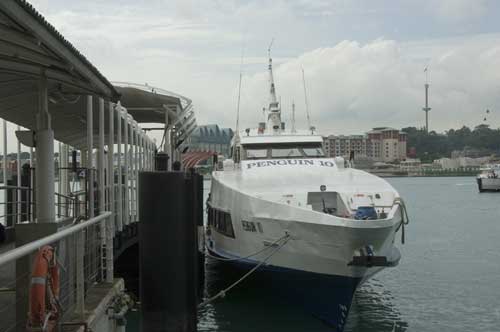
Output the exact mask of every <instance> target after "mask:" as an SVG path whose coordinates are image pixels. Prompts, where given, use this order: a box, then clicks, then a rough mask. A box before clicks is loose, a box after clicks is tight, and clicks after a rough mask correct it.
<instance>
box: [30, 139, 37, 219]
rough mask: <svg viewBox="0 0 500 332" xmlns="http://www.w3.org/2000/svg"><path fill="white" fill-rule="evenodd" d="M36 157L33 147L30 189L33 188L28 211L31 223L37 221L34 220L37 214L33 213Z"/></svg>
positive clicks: (31, 151) (31, 150)
mask: <svg viewBox="0 0 500 332" xmlns="http://www.w3.org/2000/svg"><path fill="white" fill-rule="evenodd" d="M34 157H35V155H34V154H33V147H30V188H31V190H30V192H29V195H30V201H29V204H30V205H29V209H28V210H29V212H30V213H29V215H28V218H29V220H30V221H33V220H35V219H34V216H35V212H34V211H33V209H34V206H33V203H34V202H33V197H34V196H33V187H34V183H33V181H34V180H35V179H34V176H33V175H34V174H33V172H32V170H33V168H34V167H35V158H34Z"/></svg>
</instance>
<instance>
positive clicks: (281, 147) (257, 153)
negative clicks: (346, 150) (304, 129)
mask: <svg viewBox="0 0 500 332" xmlns="http://www.w3.org/2000/svg"><path fill="white" fill-rule="evenodd" d="M244 150H245V156H246V159H269V158H276V159H281V158H320V157H324V156H325V154H324V152H323V148H322V147H321V145H317V144H307V143H305V144H301V145H296V144H294V145H290V144H266V145H265V146H263V144H260V145H259V144H255V145H246V146H244Z"/></svg>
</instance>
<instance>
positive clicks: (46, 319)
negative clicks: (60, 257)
mask: <svg viewBox="0 0 500 332" xmlns="http://www.w3.org/2000/svg"><path fill="white" fill-rule="evenodd" d="M59 283H60V280H59V267H58V265H57V260H56V255H55V250H54V248H53V247H51V246H44V247H42V248H40V249H39V250H38V252H37V254H36V256H35V259H34V262H33V269H32V273H31V285H30V302H29V312H28V326H27V330H28V331H40V330H42V331H49V332H50V331H53V330H54V328H55V326H56V322H57V319H58V318H59V313H60V311H61V310H60V305H59V300H58V299H59Z"/></svg>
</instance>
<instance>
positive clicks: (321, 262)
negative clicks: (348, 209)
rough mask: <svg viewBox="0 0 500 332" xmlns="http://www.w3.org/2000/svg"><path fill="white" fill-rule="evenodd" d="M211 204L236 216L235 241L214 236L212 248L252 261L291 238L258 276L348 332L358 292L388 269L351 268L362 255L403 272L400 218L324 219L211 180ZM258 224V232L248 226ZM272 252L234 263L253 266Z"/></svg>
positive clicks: (210, 238)
mask: <svg viewBox="0 0 500 332" xmlns="http://www.w3.org/2000/svg"><path fill="white" fill-rule="evenodd" d="M211 205H212V207H213V208H216V209H219V210H222V211H226V212H227V213H229V214H230V215H231V220H232V227H233V230H234V238H233V237H228V236H227V235H224V234H221V233H219V232H217V231H211V232H210V234H209V236H208V237H207V247H208V249H209V250H210V251H211V253H212V254H213V255H217V256H221V257H224V258H238V257H240V258H241V257H247V256H248V255H251V254H252V253H255V252H257V251H259V250H261V249H262V248H263V247H264V246H265V245H269V243H272V242H274V241H276V240H278V239H280V238H282V237H283V236H284V235H285V234H289V235H290V240H289V241H288V242H287V243H286V244H285V245H284V246H283V247H282V248H281V249H279V250H278V251H277V252H276V253H275V254H274V255H273V256H272V257H271V258H270V259H269V261H268V262H267V264H266V265H265V266H262V267H261V268H260V269H259V271H262V273H266V274H268V275H269V276H270V278H269V280H271V282H272V284H273V285H275V286H276V287H273V288H274V289H276V290H278V291H279V293H280V294H281V295H283V296H285V297H287V298H289V299H292V300H296V302H298V303H300V304H301V305H302V306H304V307H305V308H306V309H307V310H309V311H311V312H312V313H313V314H314V315H316V316H317V317H319V318H320V319H322V320H324V321H325V322H327V323H328V324H329V325H332V326H334V327H335V328H336V329H337V331H342V330H343V327H344V324H345V322H346V318H347V314H348V311H349V308H350V305H351V301H352V297H353V295H354V292H355V290H356V288H357V287H358V286H359V285H360V284H362V283H363V282H364V281H366V280H367V279H368V278H370V277H371V276H373V275H374V274H375V273H377V272H379V271H380V270H381V269H382V268H383V267H382V266H374V267H362V266H352V265H349V264H350V263H351V262H352V261H353V256H355V255H356V253H358V252H359V249H360V248H365V247H367V246H370V247H371V248H373V249H374V255H376V256H384V257H387V260H388V264H387V265H388V266H394V265H397V263H398V262H399V258H400V255H399V251H398V250H397V249H396V248H395V247H394V240H395V234H396V231H397V229H398V227H399V226H400V224H401V215H400V212H399V211H397V213H394V214H393V218H391V219H384V220H354V219H344V218H339V217H336V216H332V215H328V214H324V213H318V212H316V211H312V210H306V209H303V208H299V207H294V206H290V205H287V204H283V203H278V202H274V201H270V200H267V199H264V198H259V197H256V195H249V194H247V193H243V192H241V191H239V190H235V189H233V188H231V187H229V186H226V185H225V184H223V183H222V182H221V181H220V180H219V178H218V177H217V176H214V177H213V180H212V191H211ZM249 225H254V226H255V227H249ZM272 250H273V248H270V249H269V250H267V251H265V252H262V253H260V254H259V255H256V256H252V257H249V258H244V259H240V260H238V261H236V262H234V263H236V264H237V265H240V266H244V267H245V266H246V267H253V266H255V265H256V264H258V263H259V262H260V261H262V260H264V259H265V258H266V257H267V256H268V255H269V253H270V252H272Z"/></svg>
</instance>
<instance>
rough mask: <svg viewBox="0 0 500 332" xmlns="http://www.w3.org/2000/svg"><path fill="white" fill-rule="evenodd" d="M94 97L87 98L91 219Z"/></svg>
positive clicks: (92, 207)
mask: <svg viewBox="0 0 500 332" xmlns="http://www.w3.org/2000/svg"><path fill="white" fill-rule="evenodd" d="M92 106H93V105H92V96H90V95H89V96H87V170H88V181H89V197H88V200H89V202H88V204H89V218H93V217H94V172H93V171H92V170H93V164H94V163H93V159H94V158H93V157H94V154H93V150H94V119H93V110H92Z"/></svg>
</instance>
